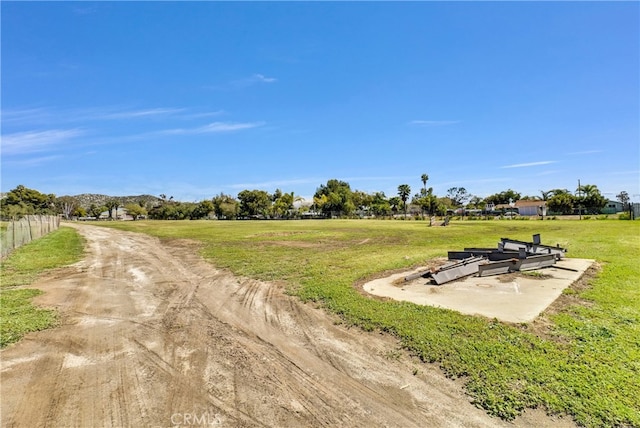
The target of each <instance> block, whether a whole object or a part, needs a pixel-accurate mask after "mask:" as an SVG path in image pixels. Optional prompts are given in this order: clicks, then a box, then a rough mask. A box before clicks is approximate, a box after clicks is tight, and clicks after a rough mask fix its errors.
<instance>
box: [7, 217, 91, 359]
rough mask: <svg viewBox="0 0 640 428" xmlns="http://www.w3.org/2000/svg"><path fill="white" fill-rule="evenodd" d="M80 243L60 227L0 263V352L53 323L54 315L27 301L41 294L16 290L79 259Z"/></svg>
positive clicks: (27, 290)
mask: <svg viewBox="0 0 640 428" xmlns="http://www.w3.org/2000/svg"><path fill="white" fill-rule="evenodd" d="M82 251H83V242H82V238H81V237H80V235H79V234H78V233H77V232H76V231H75V230H74V229H71V228H68V227H61V228H60V229H58V230H56V231H55V232H52V233H50V234H48V235H46V236H44V237H42V238H40V239H38V240H36V241H33V242H31V243H29V244H27V245H25V246H23V247H20V248H18V249H17V250H15V251H13V252H12V253H11V254H10V255H9V256H8V257H7V258H5V259H4V260H2V262H1V263H0V269H1V271H2V272H1V274H2V275H1V278H0V279H1V281H0V348H1V347H5V346H7V345H8V344H10V343H13V342H16V341H18V340H20V338H21V337H22V336H24V335H25V334H26V333H28V332H30V331H38V330H43V329H45V328H48V327H50V326H51V325H53V324H54V323H55V321H56V315H55V312H54V311H51V310H46V309H38V308H36V307H35V306H33V305H32V304H31V299H32V298H33V297H34V296H37V295H38V294H41V293H42V292H41V291H40V290H35V289H24V288H19V286H21V285H28V284H31V283H32V282H33V281H34V280H35V279H36V278H37V277H38V275H40V274H41V273H43V272H45V271H47V270H49V269H53V268H57V267H60V266H64V265H68V264H71V263H73V262H75V261H77V260H79V259H80V256H81V255H82Z"/></svg>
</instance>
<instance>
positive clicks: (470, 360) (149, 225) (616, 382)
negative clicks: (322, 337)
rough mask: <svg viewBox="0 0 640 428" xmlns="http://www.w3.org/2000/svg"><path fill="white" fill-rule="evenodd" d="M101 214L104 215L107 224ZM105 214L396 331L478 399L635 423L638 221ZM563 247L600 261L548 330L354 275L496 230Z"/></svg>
mask: <svg viewBox="0 0 640 428" xmlns="http://www.w3.org/2000/svg"><path fill="white" fill-rule="evenodd" d="M105 225H106V224H105ZM108 226H112V227H117V228H122V229H127V230H133V231H138V232H144V233H149V234H152V235H155V236H158V237H160V238H163V239H172V238H191V239H195V240H198V241H200V242H202V243H203V244H204V245H203V248H202V255H203V256H204V257H205V258H207V259H209V260H210V261H211V262H212V263H214V264H215V265H216V266H219V267H225V268H229V269H230V270H231V271H233V272H235V273H236V274H239V275H246V276H250V277H253V278H259V279H263V280H284V281H286V282H287V284H289V291H290V292H291V293H293V294H296V295H297V296H299V297H300V298H301V299H303V300H304V301H315V302H319V303H320V304H322V305H323V306H324V307H325V308H326V309H328V310H330V311H332V312H334V313H336V314H338V315H340V317H341V319H342V320H343V322H344V323H346V324H348V325H355V326H358V327H360V328H363V329H365V330H381V331H385V332H388V333H390V334H393V335H395V336H397V337H398V338H399V339H400V341H401V343H402V345H403V346H404V347H405V348H406V349H407V350H408V351H409V352H411V353H413V354H415V355H418V356H419V357H420V358H421V359H422V360H423V361H425V362H432V363H437V364H438V365H439V366H440V367H441V368H442V370H443V371H444V372H445V373H446V374H447V375H448V376H450V377H452V378H462V379H463V380H464V382H465V384H466V390H467V392H468V393H469V394H470V395H471V396H472V397H473V399H474V401H475V403H476V404H477V405H478V406H480V407H482V408H484V409H486V410H487V411H488V412H489V413H491V414H493V415H497V416H500V417H502V418H504V419H513V418H514V417H515V416H517V415H518V414H519V413H520V412H521V411H522V410H523V409H525V408H536V407H542V408H545V409H546V410H547V411H548V412H550V413H555V414H569V415H571V416H572V417H573V418H574V419H575V420H576V421H577V422H578V423H579V424H581V425H585V426H624V425H631V426H640V381H639V379H640V263H639V261H640V260H639V256H640V223H638V222H630V221H619V220H594V219H591V220H587V221H584V220H583V221H544V222H541V221H497V220H496V221H464V222H453V223H452V224H451V225H450V226H449V227H432V228H430V227H428V226H427V224H426V223H425V222H421V221H367V220H331V221H282V222H278V221H271V222H246V221H245V222H242V221H230V222H214V221H211V222H206V221H201V222H188V221H186V222H128V223H122V222H118V223H115V222H114V223H109V224H108ZM534 233H541V235H542V241H543V243H547V244H551V245H555V244H560V245H561V246H563V247H566V248H568V250H569V253H568V256H569V257H578V258H593V259H596V260H598V261H599V262H600V264H601V265H602V270H601V272H600V273H599V274H598V275H597V277H596V278H594V279H592V280H591V282H590V286H589V287H587V288H586V289H584V290H581V291H580V290H572V289H570V290H568V293H574V294H576V296H577V297H579V298H580V299H581V300H580V301H581V302H582V303H580V304H576V305H574V306H569V307H566V308H565V309H564V310H563V311H561V312H560V313H559V314H557V315H555V316H553V317H552V326H551V327H550V329H549V331H548V332H547V333H546V334H544V335H536V334H535V329H534V328H533V327H532V326H531V325H525V324H523V325H507V324H504V323H501V322H498V321H496V320H490V319H485V318H481V317H473V316H466V315H461V314H459V313H456V312H454V311H450V310H444V309H437V308H432V307H423V306H418V305H415V304H411V303H402V302H383V301H379V300H374V299H371V298H368V297H366V296H363V295H362V294H360V293H359V292H358V291H357V290H356V288H355V287H354V284H355V283H356V282H357V281H359V280H362V279H364V278H367V277H371V276H373V275H376V274H379V273H380V272H383V271H387V270H394V269H399V268H407V267H411V266H416V265H420V264H421V263H423V262H425V261H427V260H429V259H432V258H434V257H442V256H446V252H447V250H450V249H451V250H453V249H462V248H464V247H468V246H474V247H483V246H495V245H496V244H497V242H498V240H499V238H501V237H509V238H514V239H520V240H530V239H531V235H532V234H534Z"/></svg>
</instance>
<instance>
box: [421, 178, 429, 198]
mask: <svg viewBox="0 0 640 428" xmlns="http://www.w3.org/2000/svg"><path fill="white" fill-rule="evenodd" d="M420 180H422V188H423V189H424V194H425V195H426V194H427V181H429V176H428V175H427V174H422V176H421V177H420Z"/></svg>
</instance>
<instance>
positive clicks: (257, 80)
mask: <svg viewBox="0 0 640 428" xmlns="http://www.w3.org/2000/svg"><path fill="white" fill-rule="evenodd" d="M277 81H278V79H276V78H275V77H268V76H265V75H264V74H259V73H256V74H252V75H251V76H249V77H244V78H242V79H237V80H232V81H230V82H228V83H226V84H222V85H211V86H206V87H205V88H206V89H213V90H219V91H223V90H234V89H244V88H247V87H249V86H254V85H259V84H263V83H267V84H268V83H275V82H277Z"/></svg>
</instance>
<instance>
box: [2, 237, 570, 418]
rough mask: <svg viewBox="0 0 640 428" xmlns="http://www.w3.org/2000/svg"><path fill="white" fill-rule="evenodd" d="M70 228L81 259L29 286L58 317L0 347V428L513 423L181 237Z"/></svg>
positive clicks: (376, 338) (385, 346)
mask: <svg viewBox="0 0 640 428" xmlns="http://www.w3.org/2000/svg"><path fill="white" fill-rule="evenodd" d="M73 227H75V228H77V229H78V230H79V231H80V233H82V235H84V237H85V238H86V241H87V253H86V257H85V259H84V260H83V261H81V262H79V263H77V264H75V265H73V266H71V267H68V268H64V269H61V270H58V271H56V272H55V273H53V274H51V275H49V276H47V277H44V278H42V279H41V280H39V281H38V282H37V283H36V284H34V285H33V287H36V288H40V289H42V290H44V291H45V293H44V294H43V295H42V296H40V297H39V298H38V299H36V303H37V304H39V305H42V306H46V307H53V308H56V309H57V310H58V311H59V313H60V314H61V325H60V326H59V327H56V328H54V329H51V330H47V331H43V332H39V333H33V334H30V335H28V336H27V337H26V338H25V339H23V340H22V341H21V342H20V343H18V344H16V345H13V346H11V347H9V348H8V349H5V350H3V351H2V352H1V353H0V355H1V357H2V365H1V370H2V372H1V381H2V385H1V386H2V390H1V392H2V395H1V404H2V407H1V410H2V419H1V422H2V426H4V427H10V426H20V427H38V426H53V427H61V426H80V427H98V426H100V427H102V426H136V427H142V426H144V427H156V426H157V427H167V426H221V427H227V426H229V427H232V426H290V427H298V426H344V427H349V426H353V427H355V426H362V427H365V426H366V427H371V426H398V427H411V426H416V427H426V426H467V427H473V426H477V427H482V426H514V425H513V424H507V423H504V422H502V421H500V420H497V419H495V418H491V417H489V416H487V415H486V414H485V413H484V412H483V411H482V410H479V409H477V408H475V407H474V406H473V405H471V404H470V403H469V399H468V397H465V395H464V394H463V392H462V389H461V386H460V384H459V383H455V382H453V381H451V380H448V379H446V378H445V377H444V376H443V375H442V374H441V373H440V371H439V370H438V369H437V368H436V367H434V366H430V365H424V364H419V363H418V362H417V361H415V360H412V359H411V358H410V357H408V356H406V355H405V354H404V353H403V352H401V351H399V350H398V345H397V341H395V340H394V339H393V338H391V337H388V336H384V335H381V334H377V333H363V332H362V331H360V330H358V329H347V328H345V327H343V326H339V325H335V323H334V321H335V320H334V319H332V318H331V317H330V316H328V315H327V314H325V313H324V312H323V311H321V310H319V309H316V308H314V307H312V306H311V305H305V304H302V303H300V302H299V301H298V300H296V299H295V298H292V297H289V296H286V295H284V294H283V292H282V289H281V287H279V286H278V285H276V284H271V283H262V282H257V281H253V280H248V279H238V278H235V277H233V276H232V275H231V274H229V273H227V272H224V271H221V270H217V269H215V268H214V267H213V266H211V265H210V264H208V263H206V262H204V261H203V260H202V259H200V258H199V257H198V256H197V254H196V251H195V245H194V244H193V243H189V242H174V243H172V244H161V243H160V242H159V241H158V240H157V239H154V238H151V237H148V236H144V235H139V234H131V233H125V232H120V231H115V230H110V229H104V228H99V227H95V226H88V225H74V226H73ZM415 369H417V370H418V373H417V374H414V370H415ZM516 422H517V425H523V426H526V425H531V424H536V425H537V426H541V425H545V424H554V425H556V426H557V424H558V422H559V421H558V420H555V421H552V420H551V419H548V418H547V417H546V416H545V415H544V414H543V413H542V412H531V413H529V414H528V415H527V416H526V417H524V418H522V419H519V420H518V421H516ZM565 422H566V421H565Z"/></svg>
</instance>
